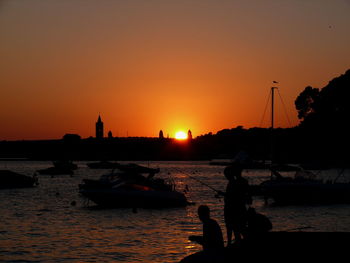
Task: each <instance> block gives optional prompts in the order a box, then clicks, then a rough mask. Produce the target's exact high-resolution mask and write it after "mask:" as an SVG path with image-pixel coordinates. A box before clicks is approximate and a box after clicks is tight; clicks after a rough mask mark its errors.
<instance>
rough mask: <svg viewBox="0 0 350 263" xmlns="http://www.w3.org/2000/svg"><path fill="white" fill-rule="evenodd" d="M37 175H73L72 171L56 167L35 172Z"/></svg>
mask: <svg viewBox="0 0 350 263" xmlns="http://www.w3.org/2000/svg"><path fill="white" fill-rule="evenodd" d="M37 172H38V173H39V174H43V175H63V174H70V175H72V174H74V171H73V170H71V169H68V168H57V167H49V168H45V169H40V170H37Z"/></svg>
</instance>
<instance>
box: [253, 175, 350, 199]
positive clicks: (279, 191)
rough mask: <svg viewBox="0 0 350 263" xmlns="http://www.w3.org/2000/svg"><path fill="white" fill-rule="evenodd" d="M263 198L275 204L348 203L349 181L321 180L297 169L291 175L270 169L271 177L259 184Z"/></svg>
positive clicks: (349, 196)
mask: <svg viewBox="0 0 350 263" xmlns="http://www.w3.org/2000/svg"><path fill="white" fill-rule="evenodd" d="M260 187H261V193H262V195H263V196H264V198H265V200H266V201H268V199H270V198H271V199H273V200H274V203H275V204H281V205H289V204H291V205H303V204H334V203H350V183H340V182H336V181H333V182H332V181H327V182H323V181H322V180H319V179H317V178H316V176H315V174H313V173H312V172H310V171H305V170H300V171H297V172H296V173H295V175H294V178H293V177H285V176H282V175H281V174H280V173H278V172H277V171H275V170H272V175H271V179H269V180H266V181H264V182H262V183H261V184H260Z"/></svg>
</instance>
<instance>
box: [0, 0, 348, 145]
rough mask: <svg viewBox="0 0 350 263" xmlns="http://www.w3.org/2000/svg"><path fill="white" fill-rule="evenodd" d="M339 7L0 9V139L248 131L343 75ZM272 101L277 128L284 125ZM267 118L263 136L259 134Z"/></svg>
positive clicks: (161, 3)
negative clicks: (99, 131) (98, 128)
mask: <svg viewBox="0 0 350 263" xmlns="http://www.w3.org/2000/svg"><path fill="white" fill-rule="evenodd" d="M349 13H350V1H346V0H333V1H328V0H309V1H301V0H300V1H299V0H284V1H276V0H265V1H261V0H255V1H254V0H251V1H243V0H242V1H239V0H236V1H234V0H231V1H229V0H221V1H220V0H216V1H214V0H195V1H194V0H186V1H185V0H177V1H170V0H150V1H144V0H131V1H122V0H120V1H118V0H116V1H107V0H99V1H97V0H95V1H91V0H73V1H68V0H56V1H53V0H46V1H39V0H31V1H20V0H11V1H6V0H5V1H1V2H0V39H1V41H0V58H1V59H0V89H1V96H0V107H1V111H0V123H1V126H0V140H17V139H51V138H52V139H56V138H61V137H62V136H63V135H64V134H65V133H77V134H80V135H81V136H82V137H83V138H85V137H89V136H93V135H94V133H95V131H94V129H95V128H94V125H95V121H96V120H97V117H98V114H99V113H100V114H101V117H102V120H103V121H104V124H105V133H107V132H108V131H109V130H111V131H112V132H113V135H114V136H127V135H129V136H147V137H148V136H150V137H151V136H152V137H153V136H158V132H159V130H160V129H162V130H163V132H164V135H165V136H167V134H169V136H170V137H174V134H175V132H176V131H177V130H185V131H187V130H188V129H191V131H192V134H193V136H194V137H195V136H198V135H200V134H205V133H208V132H213V133H215V132H217V131H218V130H221V129H224V128H233V127H236V126H238V125H242V126H244V127H246V128H250V127H255V126H259V125H260V123H261V119H262V116H263V112H264V109H265V105H266V102H267V96H268V93H269V89H270V87H271V84H272V81H273V80H277V81H279V87H280V89H279V91H280V94H281V95H282V97H283V100H284V103H285V106H286V108H287V111H288V115H289V118H290V121H291V124H292V125H296V124H297V123H298V120H297V117H296V115H297V114H296V111H295V107H294V100H295V98H296V97H297V96H298V94H299V93H300V92H301V91H302V90H303V89H304V88H305V87H306V86H307V85H312V86H313V87H320V88H321V87H323V86H325V85H326V84H327V83H328V81H329V80H331V79H332V78H334V77H336V76H339V75H340V74H343V73H344V72H345V71H346V70H347V69H349V68H350V48H349V47H350V34H349V28H350V16H349ZM278 98H279V97H278V96H277V97H276V104H277V105H276V110H277V112H278V114H277V115H278V116H277V117H276V119H277V120H276V126H282V127H287V126H289V123H288V119H287V118H286V116H285V114H284V109H283V108H282V104H281V103H280V101H279V100H277V99H278ZM268 114H269V113H268V112H267V115H266V116H265V119H264V121H263V126H264V127H266V126H267V125H268V122H269V120H268V118H269V115H268Z"/></svg>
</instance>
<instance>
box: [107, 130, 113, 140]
mask: <svg viewBox="0 0 350 263" xmlns="http://www.w3.org/2000/svg"><path fill="white" fill-rule="evenodd" d="M108 139H113V134H112V132H111V131H109V132H108Z"/></svg>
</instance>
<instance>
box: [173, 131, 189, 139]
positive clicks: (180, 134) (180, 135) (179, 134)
mask: <svg viewBox="0 0 350 263" xmlns="http://www.w3.org/2000/svg"><path fill="white" fill-rule="evenodd" d="M175 139H177V140H186V139H187V134H186V132H184V131H178V132H177V133H176V134H175Z"/></svg>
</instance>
